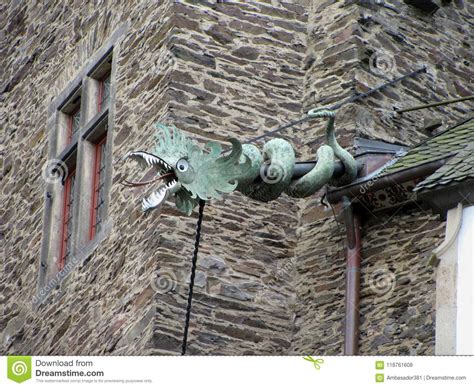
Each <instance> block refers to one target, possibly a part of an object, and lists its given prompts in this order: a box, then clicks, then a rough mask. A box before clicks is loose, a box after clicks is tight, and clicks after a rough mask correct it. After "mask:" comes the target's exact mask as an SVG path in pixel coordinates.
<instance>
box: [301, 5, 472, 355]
mask: <svg viewBox="0 0 474 388" xmlns="http://www.w3.org/2000/svg"><path fill="white" fill-rule="evenodd" d="M382 3H383V5H377V4H376V3H375V2H374V1H350V0H348V1H323V2H313V7H312V8H311V11H310V15H309V26H308V54H307V58H306V59H305V68H307V71H306V77H305V82H306V84H305V97H304V101H303V104H304V107H305V109H309V108H310V107H313V106H318V105H332V104H334V103H336V102H339V101H342V100H344V99H345V98H347V97H350V96H353V95H354V94H355V93H361V92H366V91H368V90H369V89H370V88H374V87H376V86H378V85H380V84H383V83H385V82H387V81H389V80H391V79H394V78H396V77H399V76H401V75H404V74H407V73H410V72H411V71H413V70H416V69H417V68H419V67H420V66H422V65H426V66H427V73H426V74H421V75H419V76H417V77H415V78H410V79H408V80H405V81H402V82H401V83H399V84H397V85H396V86H394V87H389V88H387V89H384V90H383V91H381V92H377V93H375V94H373V95H372V96H370V97H368V98H365V99H362V100H359V101H358V102H357V103H354V104H349V105H346V106H344V107H343V108H342V109H341V110H339V111H338V116H337V120H336V128H337V134H338V139H341V143H342V144H345V145H346V146H349V147H350V146H352V144H353V143H352V142H353V139H354V137H355V136H360V137H365V138H370V139H379V140H384V141H388V142H396V143H399V144H404V145H413V144H416V143H417V142H420V141H422V140H423V139H425V138H426V137H427V136H428V135H429V134H428V133H427V132H425V131H423V130H422V128H423V127H424V125H425V120H424V118H425V117H427V118H433V117H436V118H440V119H442V120H443V122H444V125H443V127H442V128H441V129H443V128H446V127H447V126H448V125H451V124H453V123H454V122H456V121H457V120H460V119H462V118H463V117H465V115H466V114H467V112H468V111H469V105H467V104H462V103H461V104H456V105H451V106H449V107H441V108H435V109H430V110H428V111H427V110H425V111H419V112H412V113H407V114H403V116H402V115H399V114H396V113H395V112H394V107H397V108H402V107H409V106H414V105H419V104H424V103H429V102H433V101H439V100H443V99H448V98H455V97H459V96H466V95H469V94H472V81H471V80H472V76H473V74H472V68H471V67H470V66H471V65H472V54H471V53H469V49H471V51H472V48H470V44H472V41H470V40H469V33H468V31H467V28H468V27H467V20H468V18H469V15H470V14H472V11H473V10H472V4H467V2H451V3H450V4H449V5H447V6H444V7H441V8H440V10H438V12H437V13H436V14H434V15H428V14H425V13H423V12H421V11H420V10H417V9H416V8H414V7H412V6H408V5H407V4H405V3H404V2H402V1H390V2H388V1H385V2H382ZM312 21H314V22H312ZM377 65H378V66H377ZM323 128H324V127H323V125H315V126H307V128H306V132H305V133H306V136H305V137H304V139H305V140H306V141H305V143H306V144H305V146H306V147H305V148H303V149H304V152H305V153H306V155H307V157H310V155H314V153H315V150H316V147H317V145H318V144H319V143H320V140H321V139H322V133H323V132H322V129H323ZM441 129H440V130H441ZM315 139H316V140H315ZM318 139H319V140H318ZM412 206H413V207H414V208H415V210H416V211H414V210H410V209H405V208H400V207H395V208H394V209H392V210H391V211H388V212H386V213H384V214H377V215H374V214H373V213H372V212H370V211H367V210H366V209H364V212H363V213H362V223H363V226H362V243H363V248H362V268H361V274H362V293H361V305H360V312H361V328H360V330H361V333H360V353H361V354H391V355H396V354H433V352H434V324H433V322H434V318H433V314H434V307H435V304H434V303H435V300H434V283H433V282H434V272H433V269H432V268H430V267H429V266H428V265H427V261H426V257H425V256H426V255H427V253H428V252H429V251H430V250H431V249H433V248H434V247H436V246H438V245H439V244H440V243H441V242H442V241H443V235H444V222H441V221H440V220H439V217H438V216H436V215H433V214H432V213H431V212H430V211H429V210H423V209H421V208H420V207H419V205H416V204H412ZM300 212H301V213H300V214H301V219H300V225H299V228H298V231H297V235H298V246H297V248H296V252H297V253H296V257H297V277H296V300H298V301H299V302H298V304H297V309H296V311H295V312H296V321H295V322H296V332H295V335H294V338H293V341H292V351H296V352H307V353H310V352H314V353H327V354H341V353H342V351H343V338H342V333H343V329H344V327H343V325H344V300H343V297H344V287H345V285H344V279H345V259H344V257H345V229H344V225H343V224H342V225H341V221H340V220H339V221H337V220H336V218H335V216H339V215H340V210H339V207H337V206H336V208H335V209H334V214H333V212H332V210H331V209H330V208H327V207H325V206H323V205H321V204H320V203H319V198H317V197H315V198H312V199H310V200H308V201H305V202H304V203H303V207H302V208H301V210H300Z"/></svg>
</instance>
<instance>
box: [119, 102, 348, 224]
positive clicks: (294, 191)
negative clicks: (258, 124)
mask: <svg viewBox="0 0 474 388" xmlns="http://www.w3.org/2000/svg"><path fill="white" fill-rule="evenodd" d="M308 116H309V117H311V118H318V117H319V118H327V119H328V124H327V127H326V143H327V144H324V145H322V146H321V147H320V148H319V149H318V151H317V156H318V162H317V163H316V165H315V167H314V168H313V169H312V170H311V171H309V172H308V173H307V174H306V175H304V176H303V177H301V178H299V179H296V180H292V176H293V170H294V168H295V161H296V159H295V151H294V149H293V147H292V146H291V144H290V143H289V142H287V141H286V140H283V139H273V140H271V141H269V142H267V143H266V144H265V145H264V147H263V152H260V150H259V149H258V148H257V147H256V146H254V145H251V144H245V145H243V146H242V144H241V143H240V142H239V141H238V140H237V139H234V138H231V139H229V141H230V143H231V145H232V150H231V152H230V153H229V152H225V151H223V150H222V147H221V145H220V144H218V143H216V142H208V143H207V144H206V145H205V146H204V148H201V147H200V146H199V145H198V144H197V143H196V142H194V141H193V140H191V139H188V138H187V137H186V136H185V135H184V134H183V133H182V132H181V131H179V130H178V129H176V128H175V127H172V128H170V127H167V126H164V125H158V133H157V140H158V144H157V146H156V148H155V149H154V152H153V153H148V152H145V151H134V152H130V153H128V154H127V155H126V157H127V158H131V159H134V160H136V161H138V162H139V163H140V164H141V165H142V166H143V167H153V168H155V169H156V174H157V178H156V179H155V180H153V181H149V182H145V183H140V182H136V183H133V182H127V184H128V185H131V186H137V185H143V184H149V183H154V182H158V181H160V182H161V183H162V185H161V186H160V187H159V188H158V189H157V190H156V191H154V192H153V193H152V194H151V195H150V196H149V197H148V198H145V199H144V200H143V210H145V211H147V210H151V209H154V208H157V207H159V206H160V205H161V204H162V203H163V202H164V201H165V200H166V199H167V198H170V199H174V202H175V204H176V207H177V208H178V209H179V210H180V211H181V212H183V213H185V214H187V215H189V214H191V212H192V210H193V209H194V208H195V207H196V206H197V205H198V203H199V201H200V200H204V201H207V200H210V199H218V198H221V196H222V194H226V193H230V192H232V191H234V190H237V191H240V192H241V193H243V194H244V195H246V196H248V197H250V198H253V199H256V200H259V201H263V202H268V201H271V200H274V199H277V198H278V197H279V196H280V195H282V194H283V193H286V194H287V195H289V196H291V197H296V198H303V197H307V196H310V195H313V194H314V193H316V192H317V191H318V190H319V189H321V188H322V187H323V186H324V185H326V184H328V183H329V184H332V185H336V186H338V185H343V184H347V183H349V182H351V181H352V180H354V179H355V177H356V175H357V164H356V161H355V160H354V158H353V157H352V155H351V154H350V153H349V152H348V151H346V150H345V149H344V148H342V147H341V146H340V145H339V144H338V142H337V140H336V137H335V130H334V121H335V113H334V112H333V111H330V110H327V109H313V110H312V111H310V112H309V113H308ZM336 158H337V159H339V160H340V161H341V162H342V164H343V165H344V168H345V173H344V175H343V176H342V177H341V178H339V179H337V180H334V179H333V172H334V162H335V159H336ZM259 177H260V178H261V179H259Z"/></svg>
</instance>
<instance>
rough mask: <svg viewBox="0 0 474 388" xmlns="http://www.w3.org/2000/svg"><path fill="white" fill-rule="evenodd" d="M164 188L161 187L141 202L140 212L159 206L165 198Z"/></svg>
mask: <svg viewBox="0 0 474 388" xmlns="http://www.w3.org/2000/svg"><path fill="white" fill-rule="evenodd" d="M166 192H167V190H166V188H165V187H162V188H161V189H159V190H158V191H155V192H153V193H152V194H151V195H150V196H149V197H148V198H144V199H143V201H142V210H143V211H147V210H150V209H153V208H155V207H157V206H159V205H160V204H161V203H162V202H163V200H164V199H165V197H166Z"/></svg>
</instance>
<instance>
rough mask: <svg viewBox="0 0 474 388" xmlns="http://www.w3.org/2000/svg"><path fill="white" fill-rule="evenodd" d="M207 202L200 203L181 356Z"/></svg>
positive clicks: (185, 343)
mask: <svg viewBox="0 0 474 388" xmlns="http://www.w3.org/2000/svg"><path fill="white" fill-rule="evenodd" d="M205 204H206V201H203V200H202V199H201V200H200V201H199V217H198V221H197V225H196V240H195V242H194V253H193V260H192V267H191V279H190V281H189V293H188V305H187V307H186V321H185V323H184V334H183V345H182V347H181V355H182V356H184V355H185V354H186V346H187V343H188V330H189V321H190V318H191V304H192V302H193V290H194V278H195V277H196V265H197V256H198V251H199V241H200V239H201V225H202V218H203V214H204V205H205Z"/></svg>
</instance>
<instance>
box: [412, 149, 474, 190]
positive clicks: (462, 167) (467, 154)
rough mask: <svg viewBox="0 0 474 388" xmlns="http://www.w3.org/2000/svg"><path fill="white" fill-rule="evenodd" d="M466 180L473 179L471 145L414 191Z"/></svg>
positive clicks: (473, 162)
mask: <svg viewBox="0 0 474 388" xmlns="http://www.w3.org/2000/svg"><path fill="white" fill-rule="evenodd" d="M466 179H474V147H473V145H472V144H471V145H470V146H468V147H467V148H465V149H464V150H462V151H461V152H459V153H458V154H457V155H456V156H454V157H453V158H451V159H450V160H449V161H448V162H447V163H446V164H445V165H444V166H443V167H441V168H439V169H438V170H436V172H434V173H433V174H431V175H430V176H429V177H428V178H426V179H425V180H424V181H422V182H420V183H419V184H418V185H417V186H416V187H415V191H419V190H425V189H431V188H433V187H435V186H442V185H443V186H444V185H448V184H450V183H453V182H462V181H464V180H466Z"/></svg>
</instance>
